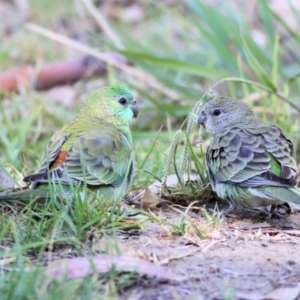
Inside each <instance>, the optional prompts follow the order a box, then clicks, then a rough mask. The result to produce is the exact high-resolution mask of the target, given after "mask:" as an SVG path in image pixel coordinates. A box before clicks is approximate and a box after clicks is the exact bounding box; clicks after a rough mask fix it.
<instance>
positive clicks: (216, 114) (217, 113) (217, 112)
mask: <svg viewBox="0 0 300 300" xmlns="http://www.w3.org/2000/svg"><path fill="white" fill-rule="evenodd" d="M213 114H214V116H219V115H220V114H221V111H220V110H219V109H215V110H214V111H213Z"/></svg>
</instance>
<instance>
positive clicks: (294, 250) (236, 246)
mask: <svg viewBox="0 0 300 300" xmlns="http://www.w3.org/2000/svg"><path fill="white" fill-rule="evenodd" d="M155 213H156V214H161V215H164V216H166V217H168V218H170V219H172V220H173V221H177V222H179V219H180V215H179V214H178V213H176V212H174V211H173V210H172V209H170V208H164V209H162V210H161V211H156V212H155ZM189 215H190V218H191V220H192V221H193V222H194V224H195V225H197V227H198V228H199V229H200V230H202V231H203V232H205V238H204V239H200V238H199V237H198V236H196V234H195V231H194V230H192V229H190V230H189V231H188V232H187V233H186V234H184V235H181V236H180V235H176V234H172V233H171V231H170V228H169V227H167V226H159V225H157V224H155V223H150V224H148V225H147V226H146V227H145V228H144V229H142V230H141V231H139V232H138V234H137V235H126V234H124V235H122V234H121V235H120V241H121V243H122V244H125V245H126V246H127V247H129V248H130V249H133V250H135V251H136V252H137V253H138V254H139V256H140V257H143V258H145V259H147V260H150V261H153V262H155V263H156V264H159V265H162V266H164V268H166V269H167V270H169V271H170V272H172V273H174V274H176V275H178V276H179V278H180V279H179V280H178V281H173V282H168V283H164V284H154V283H153V282H152V283H151V284H149V282H148V283H147V284H145V283H141V284H140V285H139V286H133V287H130V288H129V289H127V290H126V291H124V292H123V293H122V294H121V299H149V300H150V299H163V300H167V299H251V300H252V299H253V300H256V299H283V300H290V299H300V253H299V252H300V251H299V250H300V213H294V214H288V213H285V214H283V216H282V217H280V218H278V217H273V218H271V219H269V218H268V217H267V214H266V213H265V212H264V211H263V210H259V209H257V210H256V209H241V210H236V211H234V212H233V213H231V214H230V215H229V216H228V217H227V220H226V221H225V222H222V223H221V225H219V226H217V227H215V228H212V226H208V225H205V224H207V222H206V221H205V219H204V217H203V216H202V213H201V212H196V213H195V212H191V213H190V214H189Z"/></svg>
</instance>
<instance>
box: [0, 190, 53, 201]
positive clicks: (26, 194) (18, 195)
mask: <svg viewBox="0 0 300 300" xmlns="http://www.w3.org/2000/svg"><path fill="white" fill-rule="evenodd" d="M49 198H50V193H49V191H47V190H43V189H26V190H22V191H18V192H12V193H6V194H1V195H0V202H2V201H4V202H6V201H7V202H8V201H9V202H10V201H19V202H29V201H30V200H33V199H35V200H37V201H38V202H45V201H47V199H49Z"/></svg>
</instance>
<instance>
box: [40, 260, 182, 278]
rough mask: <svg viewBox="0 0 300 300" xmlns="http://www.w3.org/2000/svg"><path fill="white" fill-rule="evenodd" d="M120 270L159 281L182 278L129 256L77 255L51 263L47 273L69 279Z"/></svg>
mask: <svg viewBox="0 0 300 300" xmlns="http://www.w3.org/2000/svg"><path fill="white" fill-rule="evenodd" d="M112 268H113V269H114V270H115V271H119V272H137V273H138V274H140V275H147V276H150V277H154V278H155V279H156V280H157V281H158V282H167V281H170V280H175V281H178V280H182V279H181V278H180V277H179V276H176V275H174V274H172V273H170V272H169V271H167V270H165V269H164V268H162V267H160V266H157V265H155V264H153V263H150V262H146V261H143V260H141V259H137V258H132V257H128V256H114V255H97V256H94V257H75V258H70V259H61V260H57V261H55V262H53V263H50V264H49V265H48V266H47V268H46V275H47V276H49V277H53V278H56V279H61V278H63V277H64V276H67V278H68V279H75V278H82V277H86V276H89V275H91V274H93V273H94V272H95V271H96V272H97V273H99V274H104V273H107V272H109V271H110V270H111V269H112Z"/></svg>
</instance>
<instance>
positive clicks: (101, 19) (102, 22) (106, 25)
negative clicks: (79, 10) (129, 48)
mask: <svg viewBox="0 0 300 300" xmlns="http://www.w3.org/2000/svg"><path fill="white" fill-rule="evenodd" d="M81 2H82V3H83V4H84V5H85V7H86V8H87V9H88V11H89V12H90V13H91V14H92V15H93V17H94V18H95V20H96V21H97V23H98V25H99V26H100V28H101V29H102V30H103V31H104V33H105V34H106V35H107V36H108V37H109V38H110V39H111V40H112V42H113V43H114V44H115V46H117V47H118V48H119V49H122V50H123V49H125V47H124V45H123V43H122V41H121V39H120V38H119V37H118V35H117V34H116V33H115V32H114V30H113V29H112V28H111V26H110V25H109V23H108V22H107V21H106V19H105V18H104V17H103V15H102V14H101V13H100V11H99V10H97V8H96V7H95V5H94V4H93V3H92V2H91V1H90V0H81Z"/></svg>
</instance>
